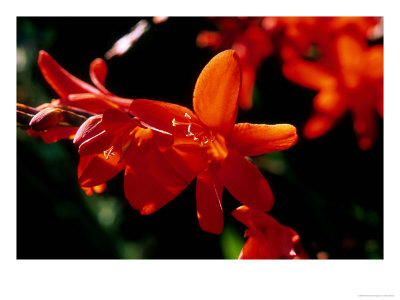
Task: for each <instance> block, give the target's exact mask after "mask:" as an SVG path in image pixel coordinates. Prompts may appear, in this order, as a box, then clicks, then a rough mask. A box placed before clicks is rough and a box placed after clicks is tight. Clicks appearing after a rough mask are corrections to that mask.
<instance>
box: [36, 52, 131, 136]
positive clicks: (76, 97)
mask: <svg viewBox="0 0 400 300" xmlns="http://www.w3.org/2000/svg"><path fill="white" fill-rule="evenodd" d="M38 64H39V67H40V70H41V72H42V74H43V76H44V78H45V79H46V81H47V82H48V83H49V84H50V85H51V87H52V88H53V89H54V90H55V91H56V93H57V94H58V96H59V98H58V99H54V100H53V101H52V102H51V103H45V104H42V105H40V106H39V107H37V108H36V110H38V111H39V112H38V114H36V115H35V116H33V117H32V120H31V122H30V124H29V125H30V127H31V129H30V130H29V131H28V132H29V134H31V135H33V136H41V137H42V139H43V140H44V141H45V142H49V143H52V142H56V141H58V140H60V139H64V138H70V139H73V138H74V135H75V133H76V131H77V130H78V128H79V125H80V124H82V123H83V122H84V121H85V120H86V119H87V117H88V116H91V115H94V114H98V113H102V112H104V111H105V110H107V109H110V108H114V109H120V110H127V109H128V108H129V105H130V103H131V102H132V99H126V98H121V97H118V96H115V95H113V94H111V93H110V92H109V91H108V90H107V89H106V88H105V86H104V82H105V78H106V74H107V66H106V64H105V62H104V60H102V59H100V58H97V59H95V60H94V61H93V62H92V63H91V65H90V77H91V79H92V81H93V83H94V85H95V86H96V87H94V86H92V85H90V84H88V83H86V82H84V81H82V80H80V79H78V78H76V77H75V76H73V75H71V74H70V73H69V72H68V71H66V70H65V69H64V68H62V67H61V66H60V65H59V64H58V63H57V62H56V61H55V60H54V59H53V58H52V57H51V56H50V55H49V54H48V53H47V52H45V51H43V50H42V51H40V52H39V59H38ZM79 118H84V120H81V121H80V122H77V121H78V119H79ZM72 119H74V122H72V123H71V122H64V121H70V120H72ZM63 122H64V123H65V124H60V123H63ZM59 125H61V126H59ZM63 125H64V126H63Z"/></svg>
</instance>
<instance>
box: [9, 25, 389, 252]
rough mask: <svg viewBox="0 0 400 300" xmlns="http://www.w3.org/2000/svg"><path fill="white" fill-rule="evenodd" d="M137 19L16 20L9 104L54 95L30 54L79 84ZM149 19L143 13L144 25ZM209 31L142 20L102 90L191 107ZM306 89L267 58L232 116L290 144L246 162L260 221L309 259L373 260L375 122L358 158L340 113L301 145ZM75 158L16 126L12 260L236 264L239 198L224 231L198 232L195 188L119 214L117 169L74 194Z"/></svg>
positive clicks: (378, 220)
mask: <svg viewBox="0 0 400 300" xmlns="http://www.w3.org/2000/svg"><path fill="white" fill-rule="evenodd" d="M141 19H142V18H126V17H118V18H49V17H46V18H37V17H36V18H27V17H19V18H17V51H18V62H19V63H18V68H17V97H18V99H17V101H18V102H21V103H25V104H27V105H31V106H37V105H39V104H41V103H44V102H49V101H50V100H51V99H52V98H56V97H57V95H56V93H55V92H54V91H53V90H52V89H51V88H50V86H49V85H48V84H47V83H46V81H45V80H44V78H43V77H42V75H41V73H40V70H39V68H38V66H37V57H38V52H39V50H40V49H43V50H46V51H47V52H48V53H49V54H50V55H51V56H53V57H54V58H55V59H56V60H57V61H58V62H59V63H60V65H61V66H63V67H64V68H65V69H67V70H68V71H69V72H71V73H72V74H73V75H75V76H77V77H78V78H80V79H82V80H84V81H86V82H90V78H89V65H90V63H91V61H92V60H93V59H95V58H97V57H104V54H105V52H106V51H107V50H109V49H110V48H111V47H112V45H113V44H114V43H115V42H116V41H117V40H118V39H119V38H120V37H122V36H123V35H125V34H126V33H128V32H129V31H130V29H131V28H132V27H133V26H134V25H135V24H136V23H137V22H138V21H139V20H141ZM145 19H147V20H148V21H149V22H151V18H145ZM204 29H209V30H210V29H211V30H212V29H215V27H214V25H213V24H212V23H210V22H209V21H208V20H207V19H205V18H199V17H196V18H192V17H191V18H185V17H179V18H177V17H176V18H169V19H168V20H167V21H166V22H165V23H162V24H159V25H153V26H152V27H151V29H150V30H149V32H147V33H146V34H145V35H144V36H143V37H142V38H141V39H140V40H139V41H138V42H137V43H136V44H135V45H134V47H133V48H132V49H130V50H129V51H128V52H127V53H126V54H125V55H124V56H121V57H114V58H112V59H111V60H109V61H107V65H108V75H107V80H106V87H107V88H108V89H109V90H110V91H111V92H112V93H114V94H116V95H119V96H122V97H129V98H147V99H157V100H163V101H168V102H173V103H178V104H182V105H185V106H187V107H190V108H192V106H191V102H192V93H193V88H194V85H195V82H196V79H197V77H198V75H199V73H200V72H201V70H202V68H203V67H204V66H205V65H206V64H207V62H208V61H209V60H210V59H211V58H212V57H213V56H214V55H215V53H213V52H212V51H211V50H208V49H200V48H198V47H197V46H196V36H197V34H198V33H199V32H200V31H201V30H204ZM314 95H315V92H314V91H311V90H308V89H306V88H303V87H300V86H297V85H296V84H294V83H291V82H290V81H288V80H287V79H285V78H284V77H283V75H282V72H281V64H280V61H279V59H278V58H277V57H275V56H272V57H269V58H268V59H266V60H265V61H264V62H263V64H262V66H261V68H260V69H259V70H258V73H257V82H256V91H255V93H254V107H253V109H252V110H251V111H249V112H243V111H239V115H238V121H246V122H251V123H267V124H275V123H290V124H293V125H295V126H296V127H297V128H298V133H299V141H298V143H297V144H296V145H295V146H293V147H292V148H290V149H288V150H285V151H283V152H277V153H271V154H268V155H264V156H262V157H256V158H253V162H254V163H255V164H256V165H257V166H258V167H259V169H260V170H261V171H262V172H263V174H264V176H265V177H266V179H267V180H268V182H269V184H270V185H271V188H272V190H273V192H274V194H275V198H276V203H275V206H274V207H273V209H272V210H271V212H270V213H271V215H272V216H274V217H275V218H276V219H277V220H278V221H279V222H281V223H282V224H284V225H287V226H290V227H292V228H293V229H294V230H295V231H297V232H298V233H299V235H300V238H301V241H302V244H303V246H304V248H305V250H306V252H307V253H308V255H309V256H310V258H317V257H319V258H320V257H323V256H328V257H329V258H352V259H354V258H383V121H382V120H380V124H379V126H380V127H379V130H380V133H379V139H378V141H377V143H376V145H375V146H374V147H373V148H372V149H371V150H368V151H362V150H360V149H359V148H358V146H357V140H356V137H355V134H354V132H353V128H352V119H351V116H350V115H349V114H347V115H346V116H345V117H344V118H342V119H341V120H340V121H339V122H338V124H337V126H336V127H334V128H333V129H332V130H331V131H330V132H328V133H327V134H326V135H325V136H323V137H321V138H319V139H316V140H311V141H310V140H305V139H304V138H303V136H302V133H301V131H302V128H303V127H304V124H305V122H306V121H307V119H308V118H309V117H310V114H311V112H312V99H313V97H314ZM78 159H79V156H78V154H77V151H76V149H75V148H74V146H73V145H72V142H71V141H61V142H58V143H54V144H46V143H44V142H43V141H41V140H40V139H35V138H32V137H30V136H28V135H27V134H26V132H24V131H23V130H21V129H18V130H17V258H19V259H23V258H29V259H30V258H61V259H62V258H75V259H76V258H84V259H88V258H236V257H237V256H238V254H239V252H240V249H241V247H242V246H243V243H244V238H243V233H244V230H245V227H244V226H243V225H242V224H240V223H239V222H237V221H236V220H235V219H234V218H233V217H232V216H231V214H230V213H231V212H232V211H233V210H234V209H235V208H236V207H238V206H239V205H240V203H239V202H238V201H237V200H235V199H234V198H233V197H231V196H230V195H229V193H228V192H227V191H226V190H225V191H224V196H223V206H224V220H225V228H224V232H223V233H222V234H221V235H220V236H217V235H212V234H209V233H206V232H204V231H202V230H201V229H200V227H199V225H198V221H197V216H196V207H195V204H196V201H195V189H194V187H195V184H194V183H195V182H192V184H191V185H190V186H189V187H188V188H186V189H185V190H184V192H183V193H182V194H181V195H179V196H178V197H177V198H176V199H175V200H173V201H172V202H171V203H169V204H168V205H166V206H165V207H163V208H162V209H160V210H159V211H157V212H155V213H154V214H152V215H149V216H141V215H140V214H139V213H138V211H135V210H134V209H133V208H131V207H130V205H129V203H128V201H127V200H126V199H125V198H124V194H123V174H120V175H118V176H117V177H115V178H114V179H112V180H111V181H110V182H108V184H107V189H106V191H105V192H104V193H103V194H100V195H93V196H91V197H88V196H86V195H85V194H84V192H83V191H82V190H81V189H80V188H79V186H78V184H77V177H76V167H77V163H78Z"/></svg>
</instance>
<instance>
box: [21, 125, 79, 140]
mask: <svg viewBox="0 0 400 300" xmlns="http://www.w3.org/2000/svg"><path fill="white" fill-rule="evenodd" d="M77 130H78V127H65V126H56V127H53V128H49V129H47V130H44V131H34V130H31V129H28V130H27V132H28V134H29V135H30V136H33V137H38V136H40V137H41V138H42V140H43V141H44V142H45V143H55V142H58V141H59V140H63V139H70V140H72V139H74V136H75V133H76V131H77Z"/></svg>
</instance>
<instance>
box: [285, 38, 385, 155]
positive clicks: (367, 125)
mask: <svg viewBox="0 0 400 300" xmlns="http://www.w3.org/2000/svg"><path fill="white" fill-rule="evenodd" d="M331 47H332V55H331V56H330V57H327V58H325V60H324V63H323V65H322V64H320V63H319V62H308V61H305V60H301V59H293V60H291V61H289V62H287V63H286V64H285V65H284V67H283V72H284V74H285V75H286V76H287V77H288V78H289V79H290V80H293V81H294V82H296V83H298V84H300V85H303V86H305V87H308V88H311V89H315V90H318V94H317V95H316V97H315V98H314V107H315V110H316V112H315V114H314V116H312V117H311V119H310V120H309V121H308V122H307V124H306V126H305V128H304V135H305V136H306V137H307V138H316V137H319V136H321V135H323V134H325V133H326V132H327V131H328V130H329V129H330V128H331V127H332V126H333V125H334V123H335V122H336V121H337V120H338V119H339V118H340V117H341V116H342V115H343V114H344V113H345V112H346V111H350V112H351V113H352V115H353V120H354V123H353V124H354V130H355V132H356V134H357V136H358V143H359V146H360V148H361V149H364V150H366V149H369V148H370V147H371V146H372V145H373V144H374V142H375V139H376V136H377V127H378V125H377V117H376V112H378V113H379V114H380V116H381V117H383V46H382V45H376V46H373V47H370V48H368V47H367V44H366V42H365V41H364V40H363V39H362V38H357V37H355V36H352V35H348V34H342V35H340V36H338V37H337V38H336V39H335V40H334V41H333V43H332V45H331ZM328 58H329V60H328Z"/></svg>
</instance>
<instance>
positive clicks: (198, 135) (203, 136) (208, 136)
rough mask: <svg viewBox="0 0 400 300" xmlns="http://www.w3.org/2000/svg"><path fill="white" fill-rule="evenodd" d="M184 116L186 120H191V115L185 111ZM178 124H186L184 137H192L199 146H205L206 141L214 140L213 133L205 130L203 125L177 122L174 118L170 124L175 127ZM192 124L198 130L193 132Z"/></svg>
mask: <svg viewBox="0 0 400 300" xmlns="http://www.w3.org/2000/svg"><path fill="white" fill-rule="evenodd" d="M184 117H185V118H186V119H188V120H192V117H191V116H190V115H189V114H188V113H185V115H184ZM178 125H182V126H187V133H186V137H193V140H194V141H196V142H197V141H199V142H200V145H201V146H205V145H207V144H208V143H210V142H211V143H213V142H214V141H215V136H214V135H213V133H212V131H211V130H210V131H207V130H205V129H204V127H203V126H202V125H200V124H197V123H196V122H191V121H188V122H179V121H177V120H176V119H175V118H173V119H172V126H173V127H176V126H178ZM193 126H194V127H195V128H196V129H197V128H198V129H197V130H198V131H197V132H193V131H192V130H193Z"/></svg>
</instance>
